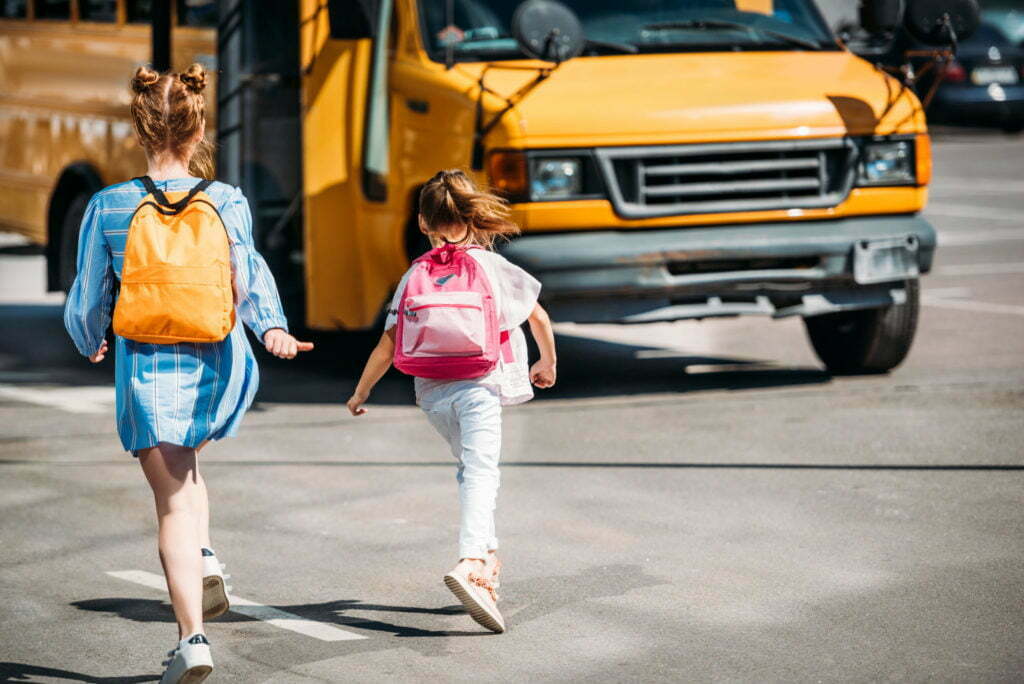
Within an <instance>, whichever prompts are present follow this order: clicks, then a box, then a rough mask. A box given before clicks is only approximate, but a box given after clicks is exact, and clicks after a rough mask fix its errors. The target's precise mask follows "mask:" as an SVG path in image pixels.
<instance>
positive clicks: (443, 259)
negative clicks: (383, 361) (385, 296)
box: [395, 245, 512, 380]
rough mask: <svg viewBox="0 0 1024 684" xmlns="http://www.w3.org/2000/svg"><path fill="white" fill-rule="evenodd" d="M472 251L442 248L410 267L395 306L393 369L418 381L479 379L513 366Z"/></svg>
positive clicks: (492, 300) (449, 246)
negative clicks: (500, 366)
mask: <svg viewBox="0 0 1024 684" xmlns="http://www.w3.org/2000/svg"><path fill="white" fill-rule="evenodd" d="M470 249H480V248H479V247H472V246H470V247H460V246H457V245H444V246H443V247H437V248H435V249H432V250H430V251H429V252H427V253H426V254H424V255H423V256H421V257H420V258H419V259H416V260H415V261H414V262H412V263H413V268H412V271H411V272H410V273H409V279H408V280H407V281H406V285H405V291H404V292H402V297H401V299H400V300H399V303H398V330H397V332H396V335H395V368H397V369H398V370H400V371H402V372H403V373H406V374H408V375H415V376H417V377H420V378H440V379H446V380H458V379H468V378H479V377H481V376H483V375H486V374H487V373H489V372H490V371H491V370H493V369H494V367H495V366H496V365H497V364H498V358H499V355H500V356H501V357H502V358H503V359H504V360H505V361H506V362H509V361H511V360H512V357H511V351H512V348H511V346H510V345H509V344H508V334H507V333H505V332H501V331H499V330H498V312H497V309H496V308H495V305H494V296H493V294H492V292H493V290H492V289H491V283H490V282H489V281H488V280H487V274H486V273H484V270H483V268H481V266H480V264H478V263H477V261H476V260H475V259H474V258H473V257H472V256H470V254H469V250H470Z"/></svg>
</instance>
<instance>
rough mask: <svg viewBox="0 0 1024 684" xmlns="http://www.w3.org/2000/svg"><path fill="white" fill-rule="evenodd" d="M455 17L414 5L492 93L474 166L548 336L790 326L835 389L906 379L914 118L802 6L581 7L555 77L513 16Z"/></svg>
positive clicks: (441, 5) (678, 2) (459, 8)
mask: <svg viewBox="0 0 1024 684" xmlns="http://www.w3.org/2000/svg"><path fill="white" fill-rule="evenodd" d="M446 5H447V3H446V2H445V0H420V3H419V6H420V8H421V12H422V14H421V17H420V23H421V30H422V34H421V35H422V40H423V41H424V43H425V45H426V52H427V54H428V56H429V57H430V59H431V60H432V61H433V62H435V63H437V62H443V61H446V60H447V62H448V64H447V66H448V67H449V72H453V73H452V78H453V79H458V78H463V79H466V78H467V76H470V75H471V78H472V79H477V80H481V82H482V83H483V84H484V85H485V87H486V88H485V91H486V92H487V93H489V94H488V95H486V96H485V97H484V100H483V103H484V104H485V105H486V106H483V107H482V108H481V110H480V112H479V113H477V115H476V116H475V119H474V126H475V133H476V140H477V141H478V144H477V146H476V147H477V149H476V150H474V152H475V153H474V154H472V155H471V157H473V159H472V160H471V163H474V164H475V165H476V166H477V167H478V168H479V169H480V172H481V174H484V173H485V174H486V177H487V180H488V181H489V182H490V183H491V184H492V185H493V186H494V187H496V188H498V189H500V190H502V191H503V192H504V193H505V194H506V195H507V196H508V197H509V199H510V200H511V202H512V203H513V208H514V214H515V218H516V220H517V221H518V222H519V224H520V225H521V226H522V228H523V232H524V235H523V236H522V237H521V238H519V239H517V240H515V241H514V242H513V243H511V244H510V245H508V246H507V247H506V248H505V250H504V252H505V254H506V255H507V256H508V258H510V259H512V260H513V261H515V262H517V263H519V264H521V265H522V266H524V267H525V268H527V269H528V270H529V271H530V272H532V273H533V274H535V275H536V276H537V277H538V278H539V279H540V280H541V281H542V283H543V285H544V301H545V304H546V306H547V307H548V309H549V310H550V312H551V314H552V316H553V318H555V319H556V320H563V321H576V322H621V323H640V322H649V321H665V320H679V319H687V318H705V317H714V316H732V315H741V314H754V313H756V314H767V315H771V316H774V317H782V316H791V315H798V316H802V317H804V318H805V320H807V322H808V331H809V332H810V333H811V338H812V342H813V343H814V346H815V349H816V350H817V351H818V353H819V356H821V358H822V360H823V361H824V362H825V363H826V365H828V366H829V367H830V368H832V369H834V370H839V371H842V370H848V371H865V370H888V368H891V367H892V366H894V365H895V364H896V363H898V362H899V360H901V359H902V358H903V355H905V353H906V350H907V349H908V348H909V345H910V341H911V339H912V338H913V334H914V328H915V327H916V311H917V297H918V289H917V278H918V276H919V275H920V274H921V273H925V272H927V271H928V270H929V268H930V265H931V261H932V255H933V252H934V249H935V233H934V231H933V229H932V228H931V226H930V225H929V224H928V223H927V222H926V221H925V220H924V219H923V218H921V217H920V216H919V215H918V212H919V211H920V210H921V209H922V208H923V206H924V204H925V201H926V194H927V191H926V188H925V186H926V184H927V183H928V180H929V176H930V168H931V159H930V146H929V140H928V137H927V134H926V127H925V119H924V114H923V112H922V109H921V106H920V103H919V102H918V100H917V99H916V98H915V96H914V95H913V94H912V93H911V92H910V91H909V90H907V89H905V88H903V87H902V86H901V85H900V84H899V83H898V82H897V81H896V80H894V79H892V78H891V77H888V76H886V75H885V74H884V73H882V72H881V71H879V70H877V69H876V68H875V67H874V66H872V65H871V64H869V63H867V62H866V61H864V60H862V59H860V58H858V57H856V56H854V55H853V54H851V53H850V52H848V51H846V50H845V49H843V48H842V47H841V46H840V45H838V44H837V43H836V41H835V39H834V37H833V36H832V35H831V33H830V32H829V30H828V28H827V26H826V24H825V22H824V21H823V19H822V17H821V15H820V13H819V12H818V10H817V8H816V7H815V6H814V4H813V2H812V0H747V1H745V2H744V1H743V0H735V1H733V0H696V1H693V0H632V1H631V2H628V3H627V2H624V1H623V0H571V1H569V2H566V3H565V5H566V6H568V8H570V9H571V10H572V11H573V12H574V13H575V15H576V16H577V17H578V18H579V21H580V24H581V25H582V29H583V33H584V35H585V37H586V43H585V45H584V47H583V51H582V54H581V55H580V56H577V57H575V58H573V59H569V60H567V61H565V62H563V63H561V64H559V65H557V66H554V67H552V65H550V64H547V65H546V66H545V65H544V63H541V62H531V61H525V60H524V59H523V53H522V51H521V50H522V41H521V40H520V43H519V44H517V43H516V40H515V39H514V38H512V37H511V33H510V30H511V29H510V26H511V24H512V23H513V13H514V11H515V9H516V7H517V5H518V3H516V2H514V1H513V0H458V1H457V2H455V3H453V5H447V6H446ZM453 8H454V9H453ZM453 36H454V38H453ZM510 67H511V68H510ZM481 76H482V79H481ZM468 99H470V100H473V96H472V95H470V96H468ZM872 326H873V327H872ZM844 334H845V335H846V337H843V335H844ZM883 337H884V338H885V339H886V340H887V342H886V344H888V348H887V349H884V350H882V351H878V340H879V339H880V338H883ZM871 345H874V347H873V349H874V351H872V348H869V347H871ZM872 354H874V355H873V356H872Z"/></svg>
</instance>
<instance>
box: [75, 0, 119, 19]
mask: <svg viewBox="0 0 1024 684" xmlns="http://www.w3.org/2000/svg"><path fill="white" fill-rule="evenodd" d="M78 17H79V18H80V19H81V20H82V21H102V22H105V23H113V22H115V21H117V0H78Z"/></svg>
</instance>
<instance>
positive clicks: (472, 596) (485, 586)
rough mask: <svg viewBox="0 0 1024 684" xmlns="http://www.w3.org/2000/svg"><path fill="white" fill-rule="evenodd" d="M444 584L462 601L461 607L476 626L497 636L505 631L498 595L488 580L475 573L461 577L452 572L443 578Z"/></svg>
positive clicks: (461, 575) (460, 574)
mask: <svg viewBox="0 0 1024 684" xmlns="http://www.w3.org/2000/svg"><path fill="white" fill-rule="evenodd" d="M444 584H445V586H446V587H448V589H450V590H451V592H452V593H453V594H455V597H456V598H458V599H459V600H460V601H462V607H463V608H465V609H466V612H467V613H469V616H470V617H471V618H473V619H474V620H476V622H477V624H479V625H481V626H482V627H486V628H487V629H489V630H491V631H492V632H496V633H498V634H501V633H502V632H504V631H505V618H503V617H502V616H501V613H500V612H499V611H498V604H497V598H498V595H497V594H496V593H495V591H494V585H493V584H491V583H490V582H489V581H488V580H485V579H483V578H482V577H480V576H479V575H477V574H476V573H475V572H471V573H469V574H468V575H463V574H462V573H461V572H458V571H457V570H453V571H452V572H449V573H448V574H447V575H445V576H444Z"/></svg>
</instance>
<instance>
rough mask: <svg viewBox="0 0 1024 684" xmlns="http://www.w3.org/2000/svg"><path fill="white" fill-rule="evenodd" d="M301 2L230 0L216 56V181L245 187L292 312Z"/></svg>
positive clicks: (298, 233)
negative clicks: (218, 67) (219, 73)
mask: <svg viewBox="0 0 1024 684" xmlns="http://www.w3.org/2000/svg"><path fill="white" fill-rule="evenodd" d="M298 20H299V8H298V0H292V1H290V2H289V1H282V0H244V1H243V0H226V1H224V2H222V3H221V6H220V20H219V27H218V41H217V45H218V54H217V58H218V61H219V65H220V69H221V78H220V79H219V81H218V83H217V100H218V104H219V109H218V117H217V142H218V148H219V149H218V154H217V165H218V168H217V177H218V178H219V179H220V180H223V181H225V182H228V183H231V184H233V185H238V186H240V187H241V188H242V192H244V193H245V196H246V197H247V198H248V200H249V204H250V206H251V208H252V212H253V233H254V236H255V240H256V246H257V248H258V249H259V251H260V252H261V253H262V254H263V255H264V257H265V258H266V259H267V262H268V264H269V265H270V268H271V270H272V271H273V273H274V276H275V278H276V279H277V282H278V286H279V288H280V290H281V295H282V298H283V299H284V302H285V306H286V309H287V310H288V311H287V313H289V314H291V315H292V316H293V317H295V318H298V317H299V315H300V313H301V306H302V303H303V301H302V296H301V295H302V289H303V288H302V168H301V163H300V160H301V157H300V151H301V140H300V117H299V44H298V34H299V27H298Z"/></svg>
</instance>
